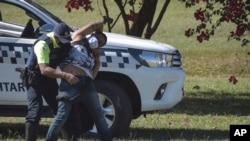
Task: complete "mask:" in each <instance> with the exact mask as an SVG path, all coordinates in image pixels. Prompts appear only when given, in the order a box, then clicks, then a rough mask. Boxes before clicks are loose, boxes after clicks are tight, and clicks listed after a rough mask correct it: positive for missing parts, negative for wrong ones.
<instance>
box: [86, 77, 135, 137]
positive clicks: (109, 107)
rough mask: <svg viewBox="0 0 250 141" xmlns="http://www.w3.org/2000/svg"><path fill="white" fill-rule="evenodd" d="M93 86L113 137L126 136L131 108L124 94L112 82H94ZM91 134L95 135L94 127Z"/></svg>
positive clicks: (130, 118)
mask: <svg viewBox="0 0 250 141" xmlns="http://www.w3.org/2000/svg"><path fill="white" fill-rule="evenodd" d="M95 86H96V89H97V91H98V94H99V99H100V103H101V106H102V108H103V111H104V117H105V119H106V121H107V123H108V125H109V129H110V131H111V133H112V135H113V137H121V136H126V135H128V131H129V127H130V123H131V120H132V106H131V102H130V100H129V98H128V96H127V95H126V92H125V91H124V90H123V89H122V88H121V87H120V86H119V85H117V84H116V83H114V82H112V81H105V80H96V81H95ZM91 132H92V133H97V130H96V128H95V126H94V127H93V129H92V130H91Z"/></svg>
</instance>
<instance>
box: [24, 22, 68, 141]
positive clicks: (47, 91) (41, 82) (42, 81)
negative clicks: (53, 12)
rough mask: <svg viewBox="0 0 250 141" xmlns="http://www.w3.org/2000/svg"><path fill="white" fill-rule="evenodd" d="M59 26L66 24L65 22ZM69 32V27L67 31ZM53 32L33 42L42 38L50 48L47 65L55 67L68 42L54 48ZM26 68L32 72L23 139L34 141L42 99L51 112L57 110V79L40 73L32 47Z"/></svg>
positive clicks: (65, 50)
mask: <svg viewBox="0 0 250 141" xmlns="http://www.w3.org/2000/svg"><path fill="white" fill-rule="evenodd" d="M61 26H64V27H65V26H66V25H65V24H63V25H61ZM60 30H63V29H60ZM67 32H69V29H68V31H67ZM53 38H54V36H53V34H52V36H51V34H44V35H42V36H41V37H39V38H38V40H37V41H36V42H35V43H34V46H35V44H36V43H37V42H38V41H40V40H43V41H45V42H46V44H47V45H48V46H49V48H50V54H49V66H50V67H52V68H54V69H56V67H57V66H58V65H59V63H60V61H61V60H62V59H63V58H64V57H65V56H66V55H67V53H68V51H69V49H70V47H71V46H70V43H66V44H59V46H60V47H59V48H54V45H53V42H52V39H53ZM26 68H27V69H28V70H29V71H32V72H35V73H32V74H34V75H32V77H31V76H30V78H29V83H28V85H27V101H28V103H27V104H28V113H27V115H26V123H25V140H26V141H34V140H36V138H37V128H38V124H39V121H40V118H41V112H42V105H43V99H42V97H43V98H44V99H45V101H46V102H47V103H48V105H49V106H50V107H51V108H52V110H53V113H54V114H56V111H57V100H56V96H57V94H58V84H57V80H56V79H54V78H49V77H46V76H43V75H41V72H40V69H39V66H38V62H37V57H36V55H35V53H34V47H33V48H32V50H31V54H30V56H29V58H28V60H27V63H26Z"/></svg>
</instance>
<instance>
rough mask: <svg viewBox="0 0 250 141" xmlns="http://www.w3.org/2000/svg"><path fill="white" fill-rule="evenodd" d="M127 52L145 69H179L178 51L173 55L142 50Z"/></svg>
mask: <svg viewBox="0 0 250 141" xmlns="http://www.w3.org/2000/svg"><path fill="white" fill-rule="evenodd" d="M129 52H130V54H132V56H134V58H135V59H136V60H137V61H139V62H140V63H141V64H142V65H144V66H147V67H154V68H159V67H181V55H180V53H179V52H178V51H176V53H174V54H167V53H162V52H151V51H143V50H130V51H129Z"/></svg>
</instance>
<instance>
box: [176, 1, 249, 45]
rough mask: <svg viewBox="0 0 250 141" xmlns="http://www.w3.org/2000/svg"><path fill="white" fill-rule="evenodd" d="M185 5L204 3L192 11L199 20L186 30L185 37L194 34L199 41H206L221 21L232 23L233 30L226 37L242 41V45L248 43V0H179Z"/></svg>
mask: <svg viewBox="0 0 250 141" xmlns="http://www.w3.org/2000/svg"><path fill="white" fill-rule="evenodd" d="M179 1H182V2H184V3H185V5H186V7H192V6H195V5H197V4H200V3H202V4H204V7H203V8H199V9H197V10H196V11H195V12H194V18H195V19H196V20H198V21H200V24H199V25H198V26H197V27H196V28H189V29H187V30H186V32H185V35H186V36H187V37H190V36H194V35H196V37H197V40H198V41H199V42H203V41H205V40H206V41H208V40H209V38H210V37H211V35H214V34H215V31H216V29H217V27H219V26H221V25H222V23H223V22H226V23H233V24H234V25H235V30H234V31H229V32H228V39H236V40H238V41H241V42H242V46H246V45H247V44H248V43H249V35H250V21H249V20H248V19H249V14H250V13H249V12H250V1H249V0H179Z"/></svg>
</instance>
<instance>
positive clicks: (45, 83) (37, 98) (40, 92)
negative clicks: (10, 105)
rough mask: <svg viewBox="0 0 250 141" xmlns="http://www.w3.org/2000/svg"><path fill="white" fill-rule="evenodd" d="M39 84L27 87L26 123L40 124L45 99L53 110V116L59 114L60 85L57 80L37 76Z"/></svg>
mask: <svg viewBox="0 0 250 141" xmlns="http://www.w3.org/2000/svg"><path fill="white" fill-rule="evenodd" d="M36 79H37V83H36V84H34V85H29V86H28V87H27V102H28V103H27V107H28V113H27V115H26V122H31V123H34V124H38V123H39V121H40V119H41V114H42V107H43V98H44V99H45V101H46V102H47V103H48V105H49V107H50V108H51V109H52V111H53V114H56V112H57V106H58V104H57V100H56V96H57V95H58V83H57V80H56V79H53V78H48V77H45V76H37V78H36Z"/></svg>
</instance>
